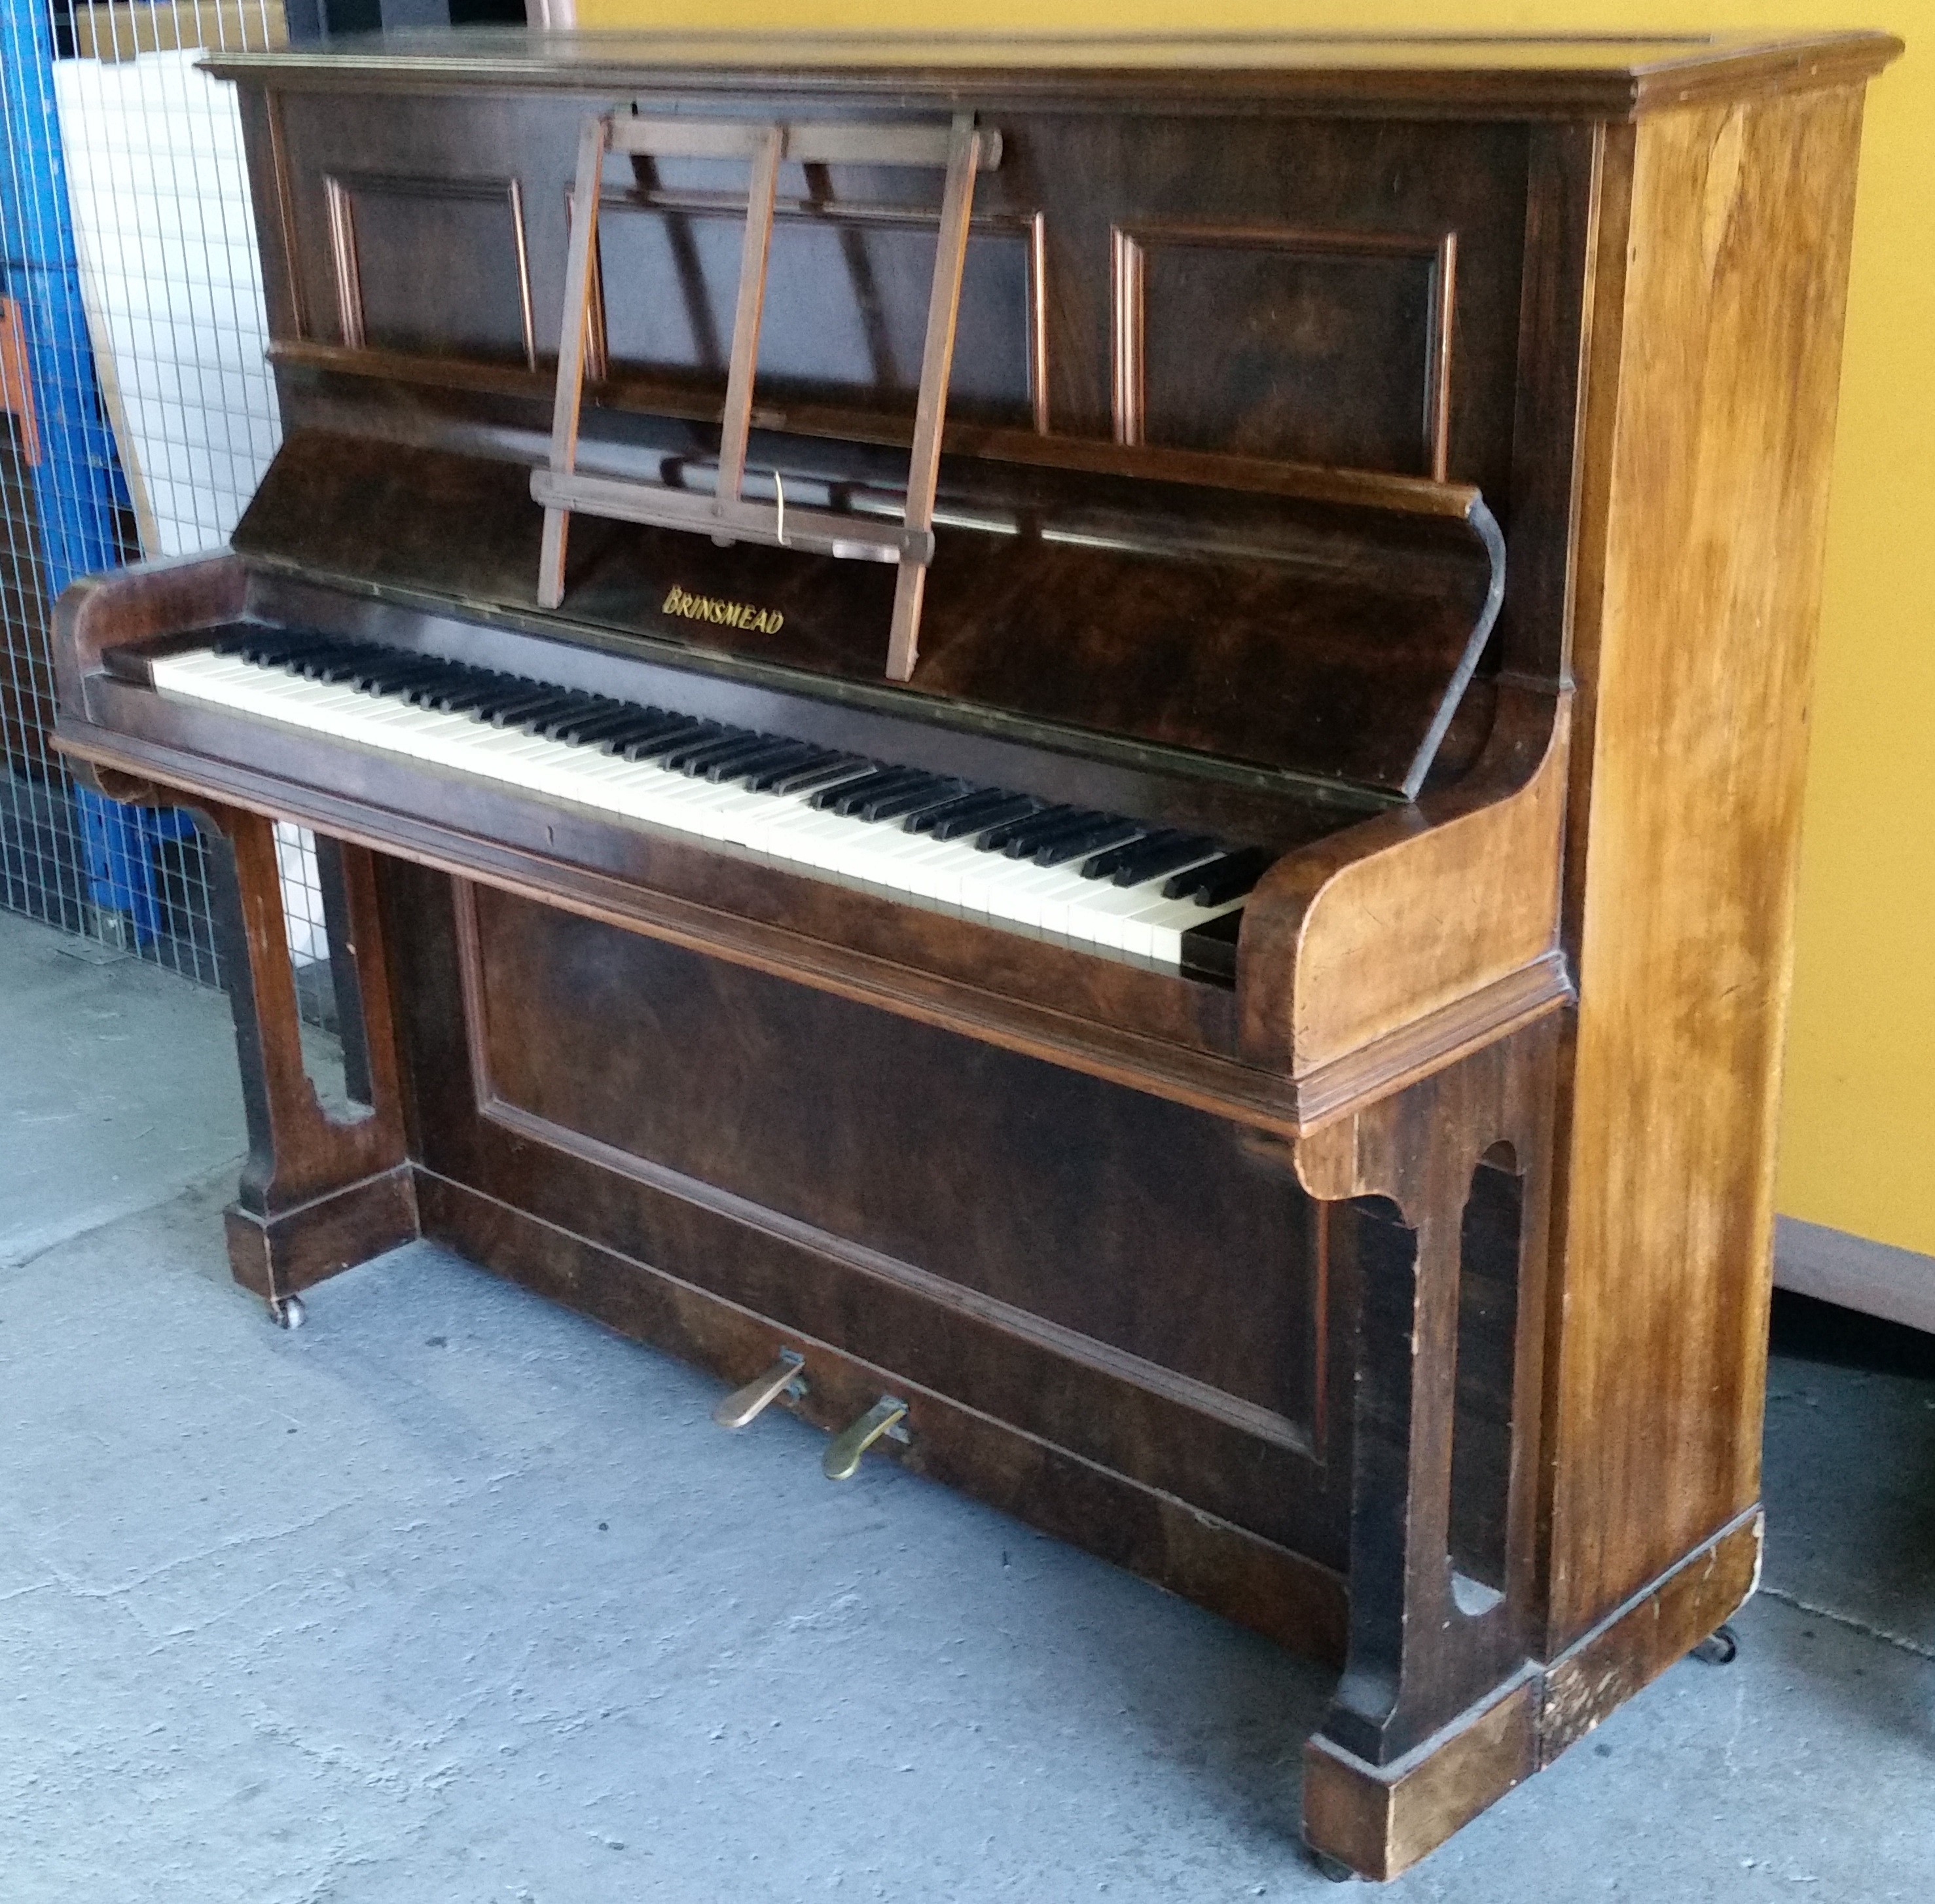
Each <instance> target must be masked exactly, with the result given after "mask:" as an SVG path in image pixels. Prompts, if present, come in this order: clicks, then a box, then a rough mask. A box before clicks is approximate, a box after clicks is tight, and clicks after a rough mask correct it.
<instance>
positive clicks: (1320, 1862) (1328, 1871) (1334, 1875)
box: [1303, 1845, 1357, 1884]
mask: <svg viewBox="0 0 1935 1904" xmlns="http://www.w3.org/2000/svg"><path fill="white" fill-rule="evenodd" d="M1303 1851H1304V1855H1305V1856H1306V1857H1308V1858H1309V1860H1310V1861H1311V1863H1312V1864H1313V1865H1315V1866H1316V1867H1317V1870H1318V1873H1319V1875H1321V1876H1324V1877H1326V1878H1329V1879H1330V1881H1331V1882H1332V1883H1333V1884H1354V1883H1355V1882H1356V1881H1357V1872H1354V1871H1353V1870H1352V1869H1351V1867H1350V1866H1348V1864H1346V1863H1345V1862H1344V1860H1342V1858H1341V1857H1332V1856H1331V1855H1330V1853H1329V1852H1328V1851H1319V1850H1318V1848H1317V1847H1316V1846H1315V1845H1305V1846H1304V1848H1303Z"/></svg>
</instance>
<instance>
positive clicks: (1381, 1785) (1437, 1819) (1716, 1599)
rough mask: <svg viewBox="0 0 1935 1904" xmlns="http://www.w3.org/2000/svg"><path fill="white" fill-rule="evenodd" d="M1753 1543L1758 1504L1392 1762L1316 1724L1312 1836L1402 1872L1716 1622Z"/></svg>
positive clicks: (1308, 1768)
mask: <svg viewBox="0 0 1935 1904" xmlns="http://www.w3.org/2000/svg"><path fill="white" fill-rule="evenodd" d="M1761 1540H1762V1530H1761V1516H1760V1515H1759V1514H1758V1512H1755V1513H1752V1514H1749V1515H1746V1516H1743V1517H1742V1518H1741V1519H1740V1520H1739V1521H1737V1522H1735V1523H1734V1525H1731V1526H1730V1527H1728V1528H1726V1529H1725V1531H1722V1533H1721V1534H1720V1535H1719V1537H1717V1538H1716V1539H1715V1540H1713V1541H1711V1542H1710V1543H1707V1545H1705V1546H1702V1547H1700V1548H1698V1549H1695V1552H1692V1553H1691V1554H1689V1555H1687V1556H1686V1558H1685V1559H1684V1560H1683V1561H1680V1564H1678V1565H1677V1566H1676V1567H1674V1568H1673V1569H1672V1570H1671V1571H1670V1572H1668V1573H1665V1574H1664V1575H1662V1576H1661V1577H1660V1578H1659V1579H1656V1580H1653V1581H1650V1582H1648V1583H1647V1585H1646V1586H1645V1587H1644V1588H1643V1589H1642V1590H1641V1591H1640V1592H1638V1593H1637V1594H1634V1595H1633V1596H1632V1598H1631V1599H1630V1600H1628V1601H1626V1603H1625V1604H1624V1605H1623V1606H1620V1607H1617V1608H1616V1609H1614V1612H1612V1613H1611V1614H1610V1615H1608V1616H1607V1618H1605V1619H1604V1620H1602V1621H1601V1622H1600V1623H1599V1624H1598V1625H1597V1626H1596V1627H1593V1628H1592V1630H1590V1631H1589V1632H1588V1633H1586V1634H1584V1635H1583V1636H1582V1637H1580V1638H1579V1639H1578V1640H1575V1641H1574V1643H1572V1644H1571V1646H1568V1647H1567V1648H1566V1649H1565V1651H1564V1652H1562V1653H1560V1654H1559V1655H1558V1656H1557V1657H1556V1658H1554V1659H1553V1660H1552V1661H1551V1662H1550V1664H1548V1665H1545V1666H1544V1667H1540V1666H1538V1665H1535V1664H1528V1665H1526V1667H1523V1669H1522V1670H1520V1672H1519V1673H1517V1675H1516V1676H1514V1678H1512V1679H1510V1680H1508V1682H1506V1683H1505V1685H1504V1686H1503V1687H1502V1688H1500V1689H1499V1690H1498V1691H1495V1692H1490V1693H1487V1694H1485V1696H1484V1697H1483V1698H1481V1699H1480V1700H1478V1702H1476V1703H1475V1704H1474V1705H1473V1706H1471V1707H1470V1708H1469V1709H1467V1710H1466V1711H1465V1712H1460V1713H1459V1714H1457V1715H1455V1716H1454V1718H1452V1719H1451V1720H1450V1721H1448V1722H1447V1724H1445V1725H1444V1726H1443V1727H1441V1729H1440V1730H1438V1732H1436V1733H1434V1734H1432V1736H1430V1737H1429V1738H1427V1739H1422V1740H1420V1742H1418V1744H1417V1745H1415V1746H1414V1747H1413V1748H1411V1750H1410V1751H1408V1752H1407V1753H1405V1754H1404V1755H1403V1756H1402V1757H1400V1758H1398V1759H1395V1760H1393V1761H1391V1763H1389V1764H1387V1765H1381V1766H1373V1765H1371V1764H1369V1763H1366V1761H1365V1760H1362V1759H1360V1758H1358V1757H1356V1755H1355V1754H1352V1753H1351V1752H1349V1751H1345V1749H1344V1748H1342V1747H1340V1746H1339V1745H1337V1744H1336V1742H1334V1741H1333V1739H1330V1737H1329V1736H1327V1734H1325V1733H1318V1735H1317V1736H1316V1737H1315V1738H1314V1739H1312V1740H1311V1742H1310V1743H1309V1746H1308V1748H1306V1751H1305V1753H1304V1761H1303V1821H1304V1834H1305V1836H1306V1839H1307V1840H1308V1841H1309V1842H1310V1843H1311V1844H1312V1845H1315V1846H1316V1847H1318V1848H1319V1849H1321V1850H1322V1851H1324V1853H1326V1854H1327V1855H1328V1856H1330V1857H1334V1858H1336V1859H1339V1860H1341V1861H1342V1863H1346V1864H1348V1865H1349V1866H1351V1868H1352V1869H1354V1870H1356V1871H1358V1872H1361V1873H1362V1874H1363V1875H1364V1876H1366V1877H1367V1878H1395V1877H1396V1876H1397V1875H1399V1873H1400V1872H1404V1871H1406V1870H1408V1869H1410V1867H1411V1866H1412V1865H1414V1864H1415V1863H1417V1861H1418V1860H1419V1859H1420V1858H1421V1857H1424V1856H1425V1855H1426V1853H1428V1852H1429V1851H1433V1850H1435V1848H1437V1847H1438V1845H1441V1844H1442V1843H1443V1842H1444V1840H1445V1839H1447V1838H1448V1837H1449V1836H1450V1835H1451V1834H1452V1833H1454V1831H1456V1830H1458V1828H1459V1827H1460V1826H1461V1825H1463V1824H1468V1823H1469V1821H1471V1820H1472V1819H1473V1818H1475V1817H1477V1816H1478V1814H1479V1813H1480V1812H1482V1811H1483V1810H1484V1809H1485V1808H1486V1807H1487V1806H1490V1805H1493V1804H1496V1803H1497V1801H1498V1800H1499V1799H1501V1798H1502V1797H1504V1796H1505V1794H1506V1793H1507V1792H1508V1791H1511V1789H1512V1788H1513V1787H1514V1785H1521V1784H1523V1782H1524V1781H1525V1780H1526V1779H1529V1777H1531V1776H1532V1774H1533V1773H1536V1772H1540V1771H1543V1770H1544V1768H1545V1767H1546V1766H1548V1765H1550V1763H1552V1762H1553V1760H1555V1759H1556V1758H1557V1757H1559V1755H1560V1754H1562V1752H1564V1751H1565V1750H1566V1749H1567V1748H1568V1747H1570V1746H1572V1745H1577V1743H1578V1742H1579V1741H1580V1739H1583V1738H1584V1737H1586V1736H1587V1735H1588V1734H1589V1733H1591V1732H1592V1730H1593V1729H1594V1728H1595V1727H1597V1726H1598V1724H1599V1723H1600V1721H1601V1720H1603V1719H1605V1718H1609V1717H1610V1715H1612V1714H1613V1713H1614V1712H1616V1711H1617V1709H1619V1708H1620V1706H1622V1705H1623V1704H1624V1703H1626V1700H1629V1699H1630V1698H1631V1697H1632V1696H1633V1694H1635V1693H1636V1692H1638V1691H1640V1690H1641V1688H1643V1687H1644V1686H1646V1685H1649V1684H1650V1682H1652V1681H1653V1679H1656V1678H1657V1677H1658V1676H1659V1674H1660V1673H1662V1672H1664V1671H1665V1670H1666V1668H1667V1667H1669V1666H1671V1665H1672V1664H1674V1662H1675V1661H1677V1660H1680V1659H1683V1658H1685V1657H1686V1654H1687V1653H1688V1652H1689V1651H1690V1650H1691V1649H1692V1648H1693V1647H1695V1646H1698V1644H1699V1643H1700V1642H1701V1640H1704V1639H1705V1638H1707V1636H1708V1635H1709V1634H1711V1633H1712V1632H1713V1630H1714V1629H1715V1628H1716V1627H1719V1626H1720V1625H1722V1624H1724V1623H1725V1621H1726V1619H1727V1618H1728V1615H1730V1614H1731V1613H1733V1612H1735V1611H1737V1609H1738V1608H1739V1607H1740V1604H1741V1603H1742V1602H1743V1600H1746V1597H1747V1596H1748V1595H1749V1594H1751V1593H1752V1591H1753V1589H1754V1585H1755V1582H1756V1581H1757V1580H1758V1578H1759V1576H1760V1558H1761Z"/></svg>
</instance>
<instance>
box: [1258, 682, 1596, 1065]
mask: <svg viewBox="0 0 1935 1904" xmlns="http://www.w3.org/2000/svg"><path fill="white" fill-rule="evenodd" d="M1567 726H1568V719H1567V706H1566V703H1565V700H1564V699H1563V698H1560V699H1559V700H1556V702H1555V701H1553V700H1549V699H1547V698H1546V697H1542V696H1538V695H1534V694H1526V693H1525V692H1523V691H1516V690H1514V691H1508V692H1506V693H1505V694H1502V696H1501V697H1500V701H1499V708H1498V712H1497V713H1496V715H1495V716H1494V718H1493V729H1492V739H1491V745H1490V748H1489V749H1488V751H1487V754H1486V755H1485V757H1484V759H1483V760H1481V762H1480V763H1479V764H1478V766H1477V768H1475V769H1474V770H1473V772H1472V773H1470V774H1469V775H1467V776H1466V778H1464V779H1463V781H1460V782H1459V783H1458V784H1457V786H1456V787H1455V788H1454V789H1452V790H1449V791H1447V792H1446V793H1442V794H1440V795H1437V796H1426V798H1425V799H1422V800H1420V801H1419V802H1417V804H1416V805H1414V806H1408V807H1404V808H1399V809H1398V810H1397V811H1395V812H1393V813H1390V814H1384V815H1381V816H1379V817H1378V818H1376V819H1375V820H1368V821H1363V822H1361V823H1360V824H1358V825H1357V826H1356V827H1351V828H1350V829H1348V830H1347V831H1345V832H1343V833H1337V834H1334V835H1333V836H1331V837H1330V839H1328V840H1326V841H1324V842H1321V843H1320V844H1318V845H1315V846H1313V847H1310V848H1306V850H1305V851H1303V852H1301V853H1299V854H1295V855H1294V856H1291V857H1287V858H1286V859H1284V860H1282V861H1281V862H1280V863H1278V866H1277V867H1276V869H1275V871H1274V872H1272V873H1271V874H1270V875H1269V878H1266V880H1265V881H1263V884H1261V885H1260V886H1259V887H1257V891H1256V893H1255V896H1254V898H1253V899H1251V903H1250V905H1249V906H1248V908H1246V910H1245V918H1244V929H1243V937H1242V945H1241V948H1240V950H1239V961H1240V963H1239V988H1238V989H1239V994H1240V996H1241V999H1242V1024H1241V1028H1240V1030H1239V1041H1240V1047H1241V1049H1242V1053H1243V1056H1245V1058H1246V1059H1248V1060H1249V1062H1251V1063H1252V1064H1254V1065H1260V1066H1264V1067H1267V1068H1273V1069H1274V1068H1284V1069H1287V1070H1289V1071H1292V1072H1294V1073H1295V1074H1298V1075H1303V1074H1308V1073H1309V1072H1312V1071H1318V1070H1320V1069H1321V1068H1322V1067H1323V1066H1324V1065H1327V1064H1332V1063H1334V1062H1336V1061H1337V1060H1338V1059H1340V1058H1342V1057H1344V1056H1346V1055H1347V1054H1348V1053H1352V1052H1356V1051H1361V1050H1363V1049H1364V1048H1365V1047H1367V1046H1369V1045H1372V1044H1376V1043H1377V1042H1378V1041H1379V1040H1381V1039H1383V1038H1388V1037H1390V1035H1392V1034H1393V1033H1395V1032H1399V1031H1400V1030H1401V1029H1402V1028H1404V1027H1405V1026H1409V1025H1412V1024H1414V1023H1417V1021H1418V1020H1421V1019H1423V1018H1425V1017H1427V1016H1429V1014H1431V1013H1432V1012H1434V1011H1438V1010H1441V1009H1442V1008H1444V1007H1446V1006H1447V1005H1450V1004H1452V1003H1453V1002H1454V1001H1456V1000H1457V999H1463V998H1469V997H1470V996H1472V995H1474V994H1475V993H1480V992H1482V991H1483V990H1484V989H1485V988H1486V987H1487V986H1490V985H1493V984H1497V983H1499V981H1502V980H1505V979H1506V978H1508V977H1509V976H1510V975H1511V974H1513V973H1514V972H1519V971H1520V970H1522V969H1526V968H1527V967H1531V966H1535V965H1537V964H1538V962H1539V961H1540V960H1541V959H1543V958H1544V957H1546V956H1547V954H1550V952H1551V951H1552V950H1553V947H1555V945H1556V942H1557V938H1558V931H1559V845H1560V840H1561V836H1562V823H1563V821H1564V818H1565V764H1566V752H1565V741H1566V733H1567ZM1534 869H1537V870H1534Z"/></svg>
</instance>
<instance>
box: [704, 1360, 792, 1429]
mask: <svg viewBox="0 0 1935 1904" xmlns="http://www.w3.org/2000/svg"><path fill="white" fill-rule="evenodd" d="M805 1367H806V1358H805V1357H804V1355H801V1354H800V1352H798V1350H797V1349H781V1350H780V1358H779V1360H778V1361H777V1362H774V1364H773V1365H772V1367H771V1368H769V1369H768V1370H767V1371H766V1372H765V1374H763V1375H756V1376H755V1377H753V1379H752V1380H751V1381H750V1382H748V1383H747V1384H746V1386H744V1388H743V1389H734V1390H733V1391H732V1393H731V1394H730V1395H728V1396H727V1397H726V1399H725V1400H724V1401H722V1402H721V1403H720V1404H719V1406H718V1407H717V1408H715V1409H714V1410H713V1411H712V1419H714V1421H715V1422H717V1423H718V1424H719V1425H720V1427H721V1428H744V1427H745V1426H746V1425H747V1424H748V1423H749V1422H753V1421H755V1420H756V1419H758V1417H759V1416H761V1415H763V1414H764V1413H765V1411H766V1410H768V1408H770V1407H771V1406H772V1405H773V1404H774V1402H776V1401H778V1400H779V1398H780V1396H781V1395H791V1396H792V1397H793V1398H794V1399H795V1401H797V1400H798V1398H799V1397H800V1396H801V1395H804V1394H805V1392H806V1377H805V1376H804V1374H801V1371H802V1370H803V1369H804V1368H805Z"/></svg>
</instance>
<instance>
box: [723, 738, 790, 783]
mask: <svg viewBox="0 0 1935 1904" xmlns="http://www.w3.org/2000/svg"><path fill="white" fill-rule="evenodd" d="M805 751H807V750H806V748H805V746H804V743H803V742H799V741H796V740H788V739H786V738H785V737H784V736H782V735H779V734H766V735H764V736H762V737H761V739H760V741H759V745H757V746H756V747H754V748H750V749H749V750H748V751H746V752H744V753H743V754H734V755H733V756H732V757H730V758H729V759H726V760H718V759H714V760H708V761H707V763H705V778H707V779H708V780H710V781H713V782H714V784H719V785H723V784H724V783H725V782H726V781H729V780H747V779H749V778H750V776H751V775H753V774H756V773H758V772H760V771H761V770H762V769H764V768H766V767H779V766H791V765H796V764H797V763H798V761H799V760H800V759H801V756H802V754H804V752H805Z"/></svg>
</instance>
